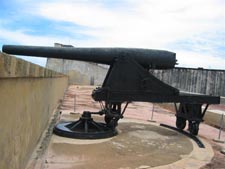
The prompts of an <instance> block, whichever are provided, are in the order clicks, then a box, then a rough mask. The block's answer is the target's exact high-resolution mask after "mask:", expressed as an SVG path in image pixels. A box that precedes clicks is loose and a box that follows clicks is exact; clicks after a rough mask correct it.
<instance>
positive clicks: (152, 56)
mask: <svg viewBox="0 0 225 169" xmlns="http://www.w3.org/2000/svg"><path fill="white" fill-rule="evenodd" d="M2 51H3V52H5V53H8V54H14V55H25V56H36V57H47V58H57V59H69V60H79V61H88V62H94V63H101V64H108V65H111V64H112V63H113V62H114V60H115V59H116V58H117V57H129V58H132V59H134V60H135V61H136V62H138V63H139V64H141V65H142V66H144V67H150V68H156V69H169V68H173V67H174V66H175V64H176V54H175V53H173V52H169V51H164V50H153V49H140V48H77V47H44V46H19V45H3V47H2Z"/></svg>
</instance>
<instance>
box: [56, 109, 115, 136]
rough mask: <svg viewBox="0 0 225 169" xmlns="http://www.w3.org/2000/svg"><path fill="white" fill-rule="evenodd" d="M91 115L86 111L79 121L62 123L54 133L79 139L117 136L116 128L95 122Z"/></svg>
mask: <svg viewBox="0 0 225 169" xmlns="http://www.w3.org/2000/svg"><path fill="white" fill-rule="evenodd" d="M91 114H92V113H91V112H88V111H84V112H83V114H82V116H81V117H80V119H79V120H77V121H72V122H60V123H58V124H57V125H56V126H55V128H54V130H53V131H54V133H55V134H56V135H59V136H62V137H69V138H77V139H101V138H108V137H112V136H115V135H117V131H116V129H115V128H112V127H109V126H108V125H106V124H104V123H101V122H95V121H94V120H93V118H92V117H91Z"/></svg>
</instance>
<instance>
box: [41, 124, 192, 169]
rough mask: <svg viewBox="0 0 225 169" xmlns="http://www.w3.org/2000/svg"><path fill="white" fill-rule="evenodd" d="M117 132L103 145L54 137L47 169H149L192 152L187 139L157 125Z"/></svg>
mask: <svg viewBox="0 0 225 169" xmlns="http://www.w3.org/2000/svg"><path fill="white" fill-rule="evenodd" d="M118 130H119V131H120V134H119V135H117V136H115V137H113V138H112V139H105V140H104V141H103V142H101V143H92V140H89V141H88V143H87V141H84V143H85V142H86V144H80V140H76V139H74V140H73V142H71V141H70V143H68V142H67V140H68V139H67V138H63V139H62V138H59V137H57V136H54V137H53V138H52V142H51V144H50V146H49V149H48V152H47V157H46V163H45V168H49V169H50V168H66V167H67V168H71V169H72V168H73V169H76V168H79V169H80V168H92V169H99V168H103V169H106V168H107V169H118V168H132V169H133V168H140V167H141V166H142V167H143V166H146V168H150V167H156V166H161V165H167V164H170V163H174V162H176V161H178V160H181V159H182V158H183V157H186V156H188V155H189V154H190V153H191V152H192V151H193V145H192V142H191V141H190V140H189V139H187V138H186V137H185V136H183V135H181V134H178V133H176V132H174V131H171V130H167V129H164V128H162V127H159V126H156V125H150V124H143V123H132V122H129V123H120V125H119V127H118ZM69 140H72V139H69ZM77 142H78V144H77ZM147 166H148V167H147Z"/></svg>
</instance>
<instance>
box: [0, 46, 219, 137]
mask: <svg viewBox="0 0 225 169" xmlns="http://www.w3.org/2000/svg"><path fill="white" fill-rule="evenodd" d="M2 51H3V52H6V53H9V54H15V55H26V56H37V57H48V58H58V59H70V60H79V61H87V62H95V63H101V64H107V65H110V68H109V70H108V73H107V75H106V78H105V80H104V82H103V84H102V86H101V87H99V88H96V89H95V90H93V92H92V98H93V99H94V100H95V101H99V102H100V103H101V105H102V109H101V110H100V111H98V112H88V111H84V112H83V114H82V116H81V117H80V119H79V120H77V121H72V122H60V123H58V124H57V125H56V126H55V128H54V132H55V133H56V134H58V135H60V136H64V137H72V138H83V139H96V138H106V137H111V136H114V135H116V134H117V131H116V126H117V125H118V121H119V119H121V118H123V114H124V113H125V110H126V108H127V106H128V104H129V103H130V102H133V101H140V102H153V103H162V102H164V103H165V102H171V103H174V104H175V110H176V117H177V120H176V126H177V128H178V129H180V130H183V129H184V128H185V126H186V122H187V121H188V123H189V124H188V127H189V131H190V133H191V134H193V135H197V134H198V131H199V125H200V123H201V122H202V121H203V117H204V115H205V113H206V110H207V108H208V106H209V105H210V104H219V103H220V97H217V96H207V95H197V94H187V93H182V92H180V91H179V90H178V89H176V88H174V87H172V86H170V85H168V84H166V83H164V82H162V81H160V80H159V79H157V78H156V77H155V76H153V75H152V74H151V73H150V70H151V69H172V68H174V67H175V65H176V64H177V63H176V62H177V61H176V54H175V53H173V52H169V51H163V50H151V49H139V48H71V47H38V46H15V45H4V46H3V49H2ZM122 104H123V106H122ZM203 105H205V108H203ZM91 114H98V115H104V120H105V123H102V122H95V121H94V120H93V119H92V117H91Z"/></svg>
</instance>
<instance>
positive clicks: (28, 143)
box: [0, 53, 68, 169]
mask: <svg viewBox="0 0 225 169" xmlns="http://www.w3.org/2000/svg"><path fill="white" fill-rule="evenodd" d="M67 85H68V77H67V76H65V75H63V74H59V73H57V72H54V71H51V70H48V69H45V68H43V67H40V66H37V65H35V64H32V63H29V62H26V61H24V60H22V59H18V58H15V57H13V56H10V55H6V54H4V53H0V97H1V99H0V108H1V118H0V132H1V139H0V168H10V169H19V168H25V165H26V163H27V161H28V159H29V158H30V156H31V153H32V152H33V150H34V149H35V147H36V145H37V143H38V141H39V139H40V137H41V135H42V133H43V131H44V130H45V128H46V127H47V125H48V122H49V120H50V117H51V115H52V113H53V112H54V110H55V109H56V108H57V105H58V103H59V100H60V99H61V98H62V97H63V94H64V91H65V89H66V88H67Z"/></svg>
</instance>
